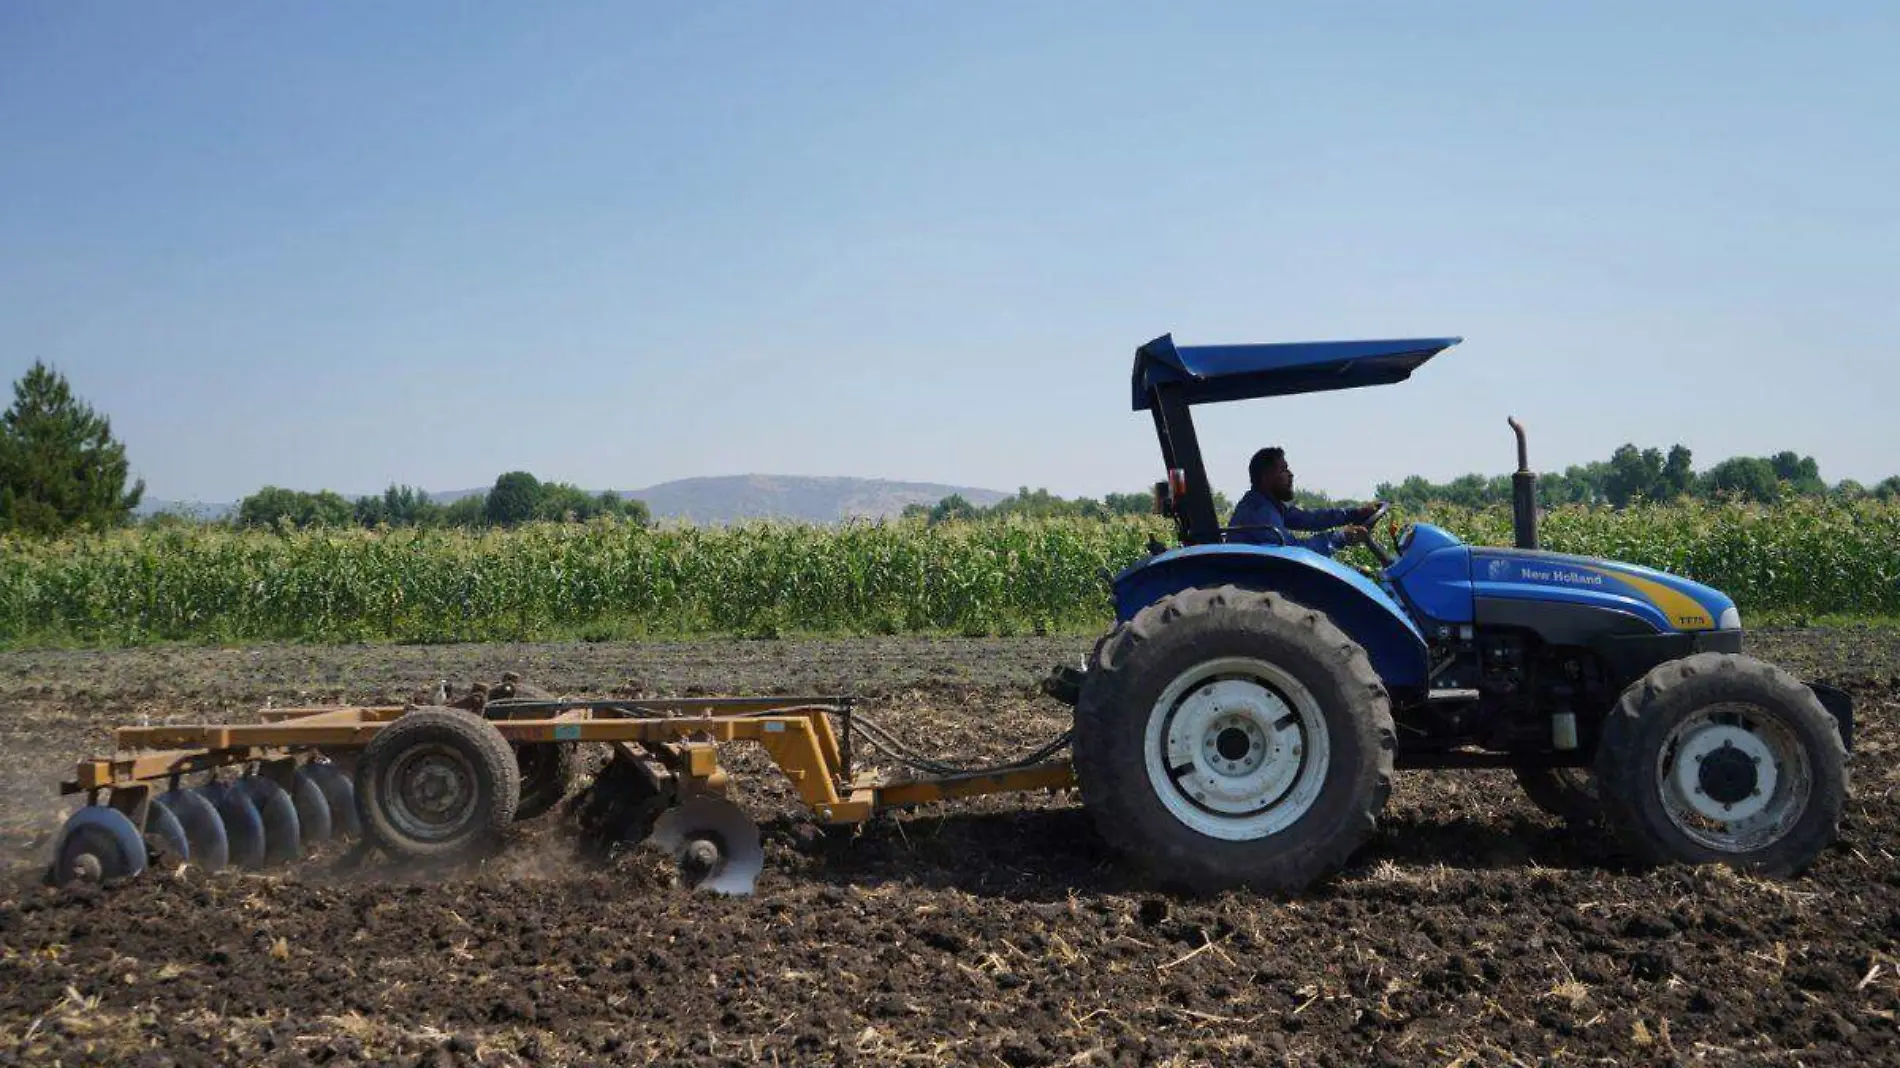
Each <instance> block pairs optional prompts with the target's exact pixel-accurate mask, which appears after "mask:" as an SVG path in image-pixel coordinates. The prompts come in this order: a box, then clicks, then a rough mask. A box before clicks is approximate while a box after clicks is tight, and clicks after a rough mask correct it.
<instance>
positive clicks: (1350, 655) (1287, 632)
mask: <svg viewBox="0 0 1900 1068" xmlns="http://www.w3.org/2000/svg"><path fill="white" fill-rule="evenodd" d="M1396 748H1397V736H1396V734H1395V732H1394V731H1393V726H1392V713H1391V707H1390V703H1389V701H1388V699H1387V696H1386V691H1385V687H1384V686H1383V685H1382V684H1381V683H1380V681H1379V677H1378V675H1377V674H1376V673H1375V672H1374V671H1373V669H1372V665H1371V662H1370V661H1369V660H1368V659H1367V657H1366V653H1365V650H1364V649H1362V648H1360V646H1359V645H1358V644H1357V643H1356V642H1354V641H1353V640H1352V639H1350V638H1348V637H1347V636H1346V635H1345V634H1344V633H1343V632H1342V631H1340V630H1339V628H1338V627H1335V626H1334V625H1333V624H1332V622H1331V621H1330V620H1328V619H1327V618H1326V617H1325V616H1324V615H1322V614H1321V613H1319V612H1316V611H1314V610H1312V609H1310V608H1307V607H1305V606H1304V605H1300V604H1297V603H1295V602H1293V601H1289V600H1287V599H1285V598H1284V597H1281V596H1279V595H1278V594H1272V593H1260V592H1257V591H1251V590H1243V589H1240V588H1238V587H1234V586H1222V587H1219V588H1215V589H1188V590H1183V591H1181V592H1180V593H1177V594H1174V595H1172V596H1169V597H1166V598H1163V599H1162V600H1160V601H1157V602H1156V603H1154V604H1152V605H1149V606H1148V607H1147V608H1144V609H1143V610H1142V611H1141V612H1140V613H1138V614H1137V615H1136V616H1135V618H1133V619H1132V620H1130V621H1129V622H1128V623H1126V624H1124V625H1123V626H1121V627H1120V628H1119V629H1117V630H1116V631H1115V632H1114V633H1113V634H1111V635H1109V636H1108V637H1107V638H1106V639H1104V640H1103V641H1102V642H1100V643H1099V644H1098V645H1097V646H1096V649H1095V653H1094V654H1093V656H1092V657H1091V658H1090V664H1089V670H1088V673H1087V675H1086V676H1085V678H1084V682H1083V686H1082V692H1081V695H1080V699H1079V701H1078V702H1077V705H1076V729H1075V773H1076V780H1077V783H1078V785H1079V786H1080V787H1081V791H1082V800H1083V803H1084V805H1085V806H1086V807H1087V808H1088V810H1089V812H1090V813H1091V814H1092V815H1093V817H1094V821H1095V825H1096V827H1097V828H1098V829H1099V831H1100V833H1101V835H1102V837H1103V838H1104V839H1106V840H1107V841H1108V843H1109V844H1110V845H1111V846H1113V847H1114V848H1115V849H1116V850H1118V851H1119V852H1121V853H1123V854H1125V855H1127V856H1128V857H1130V858H1132V859H1133V860H1135V861H1136V862H1137V863H1139V864H1141V865H1142V866H1144V867H1146V868H1147V869H1148V870H1149V871H1151V872H1152V873H1153V874H1154V875H1155V876H1156V877H1157V878H1158V879H1159V880H1160V881H1161V882H1163V883H1165V884H1168V885H1172V886H1177V887H1180V888H1183V889H1187V890H1190V891H1196V892H1207V891H1214V890H1219V889H1223V888H1227V887H1232V886H1242V885H1244V886H1250V887H1253V888H1256V889H1262V890H1273V891H1282V892H1292V891H1298V890H1302V889H1304V888H1306V887H1308V886H1310V885H1312V884H1313V883H1315V882H1317V881H1319V880H1320V879H1323V878H1325V877H1326V876H1327V875H1329V874H1331V873H1332V872H1333V871H1334V870H1336V869H1337V868H1338V867H1339V866H1340V865H1342V864H1344V863H1345V861H1346V859H1347V858H1348V857H1350V856H1351V855H1352V854H1353V852H1354V851H1355V850H1357V849H1358V848H1359V847H1360V846H1361V845H1363V844H1365V842H1366V840H1367V839H1368V838H1370V837H1371V835H1372V832H1373V829H1374V827H1375V825H1376V822H1377V818H1378V814H1379V811H1380V809H1381V808H1383V807H1384V805H1385V800H1386V796H1387V794H1388V793H1389V792H1390V789H1391V781H1392V766H1393V757H1394V752H1395V750H1396Z"/></svg>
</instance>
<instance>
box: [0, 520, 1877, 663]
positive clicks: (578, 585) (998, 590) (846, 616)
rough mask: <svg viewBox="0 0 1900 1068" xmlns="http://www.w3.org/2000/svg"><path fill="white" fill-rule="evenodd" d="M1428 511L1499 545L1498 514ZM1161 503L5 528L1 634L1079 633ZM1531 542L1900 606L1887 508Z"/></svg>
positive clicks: (1798, 598)
mask: <svg viewBox="0 0 1900 1068" xmlns="http://www.w3.org/2000/svg"><path fill="white" fill-rule="evenodd" d="M1429 518H1430V519H1432V520H1433V521H1435V522H1438V523H1440V524H1442V525H1444V526H1447V527H1449V528H1451V529H1452V530H1454V531H1456V532H1458V533H1459V534H1460V535H1462V536H1464V537H1466V538H1467V540H1471V541H1474V542H1479V543H1487V544H1495V545H1503V544H1509V542H1510V515H1509V513H1508V511H1505V510H1488V511H1480V512H1468V511H1457V510H1445V511H1441V512H1436V513H1433V514H1432V515H1431V516H1429ZM1168 534H1169V530H1168V528H1167V527H1166V525H1165V524H1163V523H1162V522H1160V521H1159V520H1152V519H1128V520H1120V521H1107V522H1105V521H1097V520H1086V519H1082V520H998V521H985V522H978V523H969V524H963V523H948V524H942V525H938V526H934V527H933V526H925V525H924V524H922V523H921V522H912V521H905V522H889V523H857V524H850V525H846V526H842V527H812V526H797V525H787V524H750V525H744V526H736V527H726V528H696V527H662V528H658V529H643V528H640V527H637V526H633V525H630V524H626V523H619V522H613V521H598V522H595V523H592V524H586V525H577V524H570V525H556V524H544V525H538V526H529V527H523V528H518V529H514V530H507V531H491V532H485V533H471V532H467V531H457V530H396V531H385V532H370V531H361V530H350V531H303V532H294V533H288V534H281V533H280V534H272V533H257V532H251V533H240V532H236V531H232V530H228V529H224V528H219V527H208V526H206V527H179V528H172V529H137V530H127V531H119V532H115V533H111V534H106V535H99V536H85V537H76V538H70V539H67V540H63V541H56V542H32V541H20V540H5V541H0V644H5V645H11V646H21V645H32V644H42V643H45V644H105V645H112V644H133V643H141V642H152V641H194V642H237V641H258V640H301V641H326V642H329V641H386V640H394V641H480V640H503V639H528V638H561V637H582V638H606V637H616V638H618V637H632V636H640V635H666V636H683V635H693V634H737V635H761V636H767V635H776V634H786V633H905V632H947V633H961V634H1011V633H1024V632H1030V631H1048V630H1085V631H1086V630H1095V629H1098V628H1101V627H1102V626H1104V625H1105V624H1106V623H1107V622H1108V620H1109V618H1110V610H1109V603H1108V597H1107V589H1106V586H1105V585H1104V583H1103V581H1102V572H1103V570H1104V569H1108V570H1111V571H1112V570H1114V569H1118V568H1120V567H1122V566H1124V565H1126V564H1128V563H1131V562H1133V561H1135V560H1137V559H1139V558H1141V557H1142V556H1143V555H1144V554H1145V552H1146V549H1145V546H1146V544H1147V542H1148V539H1149V537H1150V536H1151V535H1160V536H1161V537H1163V538H1164V539H1165V538H1166V537H1167V536H1168ZM1542 534H1543V540H1544V544H1545V547H1546V548H1549V549H1553V550H1557V551H1562V552H1575V553H1582V554H1586V555H1592V556H1604V557H1610V558H1614V559H1622V560H1630V561H1634V562H1637V563H1643V564H1648V565H1651V566H1654V567H1659V568H1662V569H1665V570H1669V571H1674V572H1676V573H1679V574H1684V575H1689V576H1692V577H1695V578H1697V579H1700V580H1703V581H1705V582H1709V583H1711V584H1713V585H1715V586H1717V587H1719V588H1721V589H1723V590H1726V591H1728V592H1729V593H1730V594H1732V595H1733V596H1734V597H1735V598H1736V599H1737V601H1739V602H1740V604H1741V606H1742V609H1743V611H1744V613H1759V612H1762V611H1764V610H1768V611H1772V612H1774V613H1777V614H1779V615H1782V616H1784V617H1785V616H1790V615H1796V616H1798V615H1865V616H1887V617H1891V616H1894V615H1900V504H1895V503H1877V502H1871V501H1863V502H1856V503H1840V502H1824V501H1803V502H1799V503H1795V504H1790V505H1783V506H1780V507H1777V508H1774V509H1761V508H1756V507H1752V506H1745V505H1702V504H1683V505H1669V506H1640V507H1636V508H1632V509H1629V510H1626V511H1622V512H1611V511H1607V510H1585V509H1580V508H1579V509H1557V510H1553V511H1551V512H1549V513H1547V515H1546V517H1545V519H1544V523H1543V527H1542Z"/></svg>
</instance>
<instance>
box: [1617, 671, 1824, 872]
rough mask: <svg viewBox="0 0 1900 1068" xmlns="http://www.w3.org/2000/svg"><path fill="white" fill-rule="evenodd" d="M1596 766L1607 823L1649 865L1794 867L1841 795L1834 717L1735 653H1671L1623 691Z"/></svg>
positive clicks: (1785, 677)
mask: <svg viewBox="0 0 1900 1068" xmlns="http://www.w3.org/2000/svg"><path fill="white" fill-rule="evenodd" d="M1596 770H1597V780H1598V782H1599V783H1600V784H1601V787H1602V794H1603V803H1604V809H1605V816H1606V818H1607V820H1608V822H1609V824H1610V826H1611V828H1612V829H1613V830H1614V831H1615V832H1616V833H1617V835H1618V837H1619V838H1621V839H1622V841H1623V843H1624V845H1625V846H1627V847H1628V849H1629V850H1630V852H1631V853H1633V854H1634V855H1635V856H1636V857H1637V859H1638V860H1640V861H1642V862H1645V863H1650V864H1672V863H1679V864H1709V863H1722V864H1728V865H1730V866H1731V867H1734V868H1737V869H1740V870H1742V871H1748V872H1754V873H1758V874H1762V875H1773V876H1781V875H1793V874H1796V873H1799V872H1800V871H1802V870H1803V869H1805V868H1806V867H1807V866H1808V865H1809V864H1810V863H1812V862H1813V860H1814V858H1815V857H1816V856H1818V855H1819V854H1820V852H1821V850H1823V849H1825V848H1827V846H1828V844H1829V843H1831V842H1832V841H1833V840H1834V838H1835V836H1836V834H1837V833H1838V832H1839V828H1840V821H1841V809H1842V807H1843V806H1844V805H1845V803H1846V798H1847V753H1846V748H1845V747H1844V746H1843V745H1842V744H1841V736H1840V730H1839V727H1838V726H1837V725H1836V723H1835V720H1834V717H1833V716H1831V715H1829V714H1828V712H1827V710H1826V709H1825V708H1823V707H1821V703H1820V702H1819V701H1818V700H1816V699H1815V696H1814V693H1813V691H1812V690H1809V689H1808V688H1807V687H1806V686H1804V685H1802V684H1801V683H1800V681H1798V680H1797V679H1795V678H1794V677H1793V676H1792V675H1789V674H1788V673H1787V672H1785V671H1782V670H1781V669H1780V668H1777V667H1775V666H1773V665H1771V664H1765V663H1763V662H1761V661H1759V660H1756V659H1753V658H1752V657H1747V656H1741V655H1738V654H1733V653H1700V654H1697V655H1695V656H1690V657H1684V658H1683V659H1681V660H1673V661H1670V662H1669V663H1666V664H1662V665H1660V666H1658V667H1656V668H1654V669H1652V670H1651V671H1650V672H1649V674H1648V675H1645V676H1644V677H1643V678H1642V679H1641V680H1640V681H1638V682H1637V683H1636V684H1635V685H1633V686H1631V687H1630V688H1629V689H1627V690H1625V691H1624V692H1623V696H1622V698H1621V700H1619V701H1618V702H1617V705H1616V708H1615V710H1614V711H1612V712H1611V714H1610V717H1609V720H1608V722H1606V723H1605V724H1604V731H1603V740H1602V743H1601V744H1600V745H1599V747H1598V749H1597V762H1596Z"/></svg>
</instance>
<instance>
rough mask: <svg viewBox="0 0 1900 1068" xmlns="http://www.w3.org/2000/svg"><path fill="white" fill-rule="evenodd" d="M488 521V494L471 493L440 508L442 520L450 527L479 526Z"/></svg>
mask: <svg viewBox="0 0 1900 1068" xmlns="http://www.w3.org/2000/svg"><path fill="white" fill-rule="evenodd" d="M487 521H488V495H487V494H486V493H471V494H469V495H468V496H466V497H463V498H461V499H459V500H457V501H455V502H454V503H453V504H450V505H449V506H448V507H446V508H444V509H442V522H443V524H444V525H445V526H451V527H479V526H481V525H482V524H483V523H486V522H487Z"/></svg>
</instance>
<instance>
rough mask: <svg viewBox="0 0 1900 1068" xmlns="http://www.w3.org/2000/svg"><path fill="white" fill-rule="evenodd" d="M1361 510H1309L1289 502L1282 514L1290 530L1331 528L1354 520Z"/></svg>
mask: <svg viewBox="0 0 1900 1068" xmlns="http://www.w3.org/2000/svg"><path fill="white" fill-rule="evenodd" d="M1359 512H1360V509H1357V508H1315V509H1313V510H1312V511H1310V512H1309V511H1307V510H1306V509H1304V508H1301V507H1300V506H1299V505H1297V504H1288V505H1286V507H1284V508H1282V509H1281V511H1280V514H1281V515H1283V516H1284V517H1285V518H1286V526H1287V529H1288V530H1331V529H1333V528H1334V527H1343V526H1345V525H1346V524H1348V523H1350V522H1352V521H1353V520H1354V519H1356V518H1357V517H1358V515H1359Z"/></svg>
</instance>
